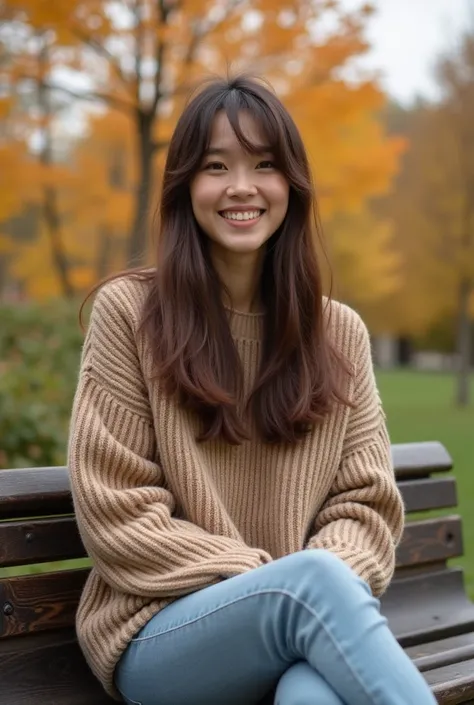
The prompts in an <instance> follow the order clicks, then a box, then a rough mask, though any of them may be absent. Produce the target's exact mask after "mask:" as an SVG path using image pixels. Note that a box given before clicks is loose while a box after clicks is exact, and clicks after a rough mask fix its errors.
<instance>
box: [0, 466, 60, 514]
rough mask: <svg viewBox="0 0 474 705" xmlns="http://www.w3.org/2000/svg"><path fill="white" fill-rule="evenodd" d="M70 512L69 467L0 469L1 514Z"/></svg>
mask: <svg viewBox="0 0 474 705" xmlns="http://www.w3.org/2000/svg"><path fill="white" fill-rule="evenodd" d="M39 509H40V512H39V515H40V516H45V515H51V514H71V513H72V511H73V506H72V501H71V492H70V485H69V475H68V470H67V468H66V467H57V468H54V467H53V468H49V467H48V468H26V469H21V470H17V469H15V470H0V517H1V518H2V519H10V518H14V517H26V516H38V510H39Z"/></svg>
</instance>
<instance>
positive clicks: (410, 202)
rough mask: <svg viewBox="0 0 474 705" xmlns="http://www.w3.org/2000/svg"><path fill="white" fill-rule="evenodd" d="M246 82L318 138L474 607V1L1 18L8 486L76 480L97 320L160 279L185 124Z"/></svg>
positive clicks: (315, 2) (410, 433)
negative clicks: (15, 480)
mask: <svg viewBox="0 0 474 705" xmlns="http://www.w3.org/2000/svg"><path fill="white" fill-rule="evenodd" d="M229 67H230V68H231V69H232V70H234V71H236V70H248V71H250V72H252V73H254V74H259V75H261V76H264V77H265V78H267V79H269V80H270V81H271V83H272V84H273V86H274V87H275V89H276V90H277V92H278V93H279V95H280V96H281V97H282V99H283V100H284V102H285V104H286V105H287V106H288V107H289V109H290V111H291V112H292V114H293V116H294V117H295V119H296V122H297V124H298V126H299V127H300V129H301V131H302V134H303V137H304V139H305V142H306V145H307V147H308V150H309V153H310V157H311V162H312V167H313V170H314V176H315V181H316V185H317V193H318V197H319V207H320V211H321V216H322V222H323V226H324V231H325V236H326V246H327V250H328V255H329V260H330V262H331V267H332V270H333V276H334V295H335V297H336V298H339V299H342V300H343V301H345V302H347V303H349V304H350V305H351V306H353V307H354V308H356V309H357V310H358V311H359V312H360V313H361V314H362V316H363V317H364V319H365V320H366V322H367V324H368V326H369V328H370V331H371V334H372V338H373V344H374V358H375V361H376V364H377V375H378V382H379V386H380V391H381V395H382V398H383V401H384V405H385V409H386V412H387V416H388V423H389V430H390V434H391V438H392V441H393V442H405V441H412V440H413V441H424V440H440V441H442V442H443V443H444V444H445V445H446V447H447V448H448V450H449V452H450V453H451V455H452V456H453V459H454V463H455V468H456V474H457V478H458V483H459V487H460V508H461V513H462V514H463V518H464V535H465V543H466V558H465V559H464V565H465V567H466V568H467V572H468V580H469V582H470V586H469V587H470V592H471V595H472V596H474V512H473V508H474V402H473V399H472V394H473V390H474V385H473V382H472V380H473V372H472V370H473V366H474V323H473V321H474V3H473V2H472V0H373V1H372V2H371V3H364V2H362V1H360V0H292V1H291V2H287V0H0V468H7V467H27V466H33V465H36V466H46V465H56V464H63V463H64V462H65V450H66V442H67V429H68V421H69V414H70V407H71V400H72V395H73V392H74V388H75V384H76V379H77V370H78V360H79V355H80V349H81V343H82V339H83V334H82V332H81V330H80V328H79V325H78V320H77V313H78V307H79V304H80V302H81V300H82V298H83V296H84V295H85V293H86V292H87V291H88V289H89V288H90V287H91V286H92V285H93V284H94V283H96V282H97V281H98V280H99V279H100V278H101V277H103V276H105V275H106V274H108V273H111V272H113V271H116V270H118V269H121V268H122V267H125V266H127V265H130V264H142V263H145V262H148V261H151V257H152V246H153V238H152V237H151V235H152V233H153V225H152V218H151V216H152V214H153V211H154V207H155V204H156V201H157V199H158V198H159V192H160V173H161V170H162V166H163V160H164V156H165V154H166V147H167V143H168V140H169V137H170V134H171V131H172V129H173V125H174V124H175V121H176V116H177V115H178V114H179V112H180V110H181V108H182V106H183V102H184V101H185V99H186V95H187V94H188V93H189V91H190V89H191V88H192V87H193V86H194V85H195V84H196V82H197V81H199V80H200V79H201V78H202V77H205V76H207V75H209V74H210V73H212V74H216V73H217V74H221V75H222V74H223V73H225V71H226V70H227V68H229Z"/></svg>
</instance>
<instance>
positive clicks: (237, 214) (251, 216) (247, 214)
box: [221, 210, 262, 220]
mask: <svg viewBox="0 0 474 705" xmlns="http://www.w3.org/2000/svg"><path fill="white" fill-rule="evenodd" d="M261 212H262V211H260V210H258V211H225V212H223V213H221V215H222V217H223V218H226V219H227V220H255V219H256V218H258V217H259V216H260V214H261Z"/></svg>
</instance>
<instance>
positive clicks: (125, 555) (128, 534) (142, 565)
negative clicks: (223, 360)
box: [69, 287, 271, 597]
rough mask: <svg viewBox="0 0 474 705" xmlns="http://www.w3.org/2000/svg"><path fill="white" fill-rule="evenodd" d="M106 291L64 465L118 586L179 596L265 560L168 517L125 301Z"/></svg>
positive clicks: (168, 498)
mask: <svg viewBox="0 0 474 705" xmlns="http://www.w3.org/2000/svg"><path fill="white" fill-rule="evenodd" d="M111 290H112V291H113V292H114V293H113V295H112V294H111V293H110V289H109V288H108V287H105V288H104V289H103V290H102V291H101V292H100V293H99V294H98V296H97V298H96V301H95V303H94V307H93V311H92V316H91V322H90V326H89V330H88V334H87V338H86V342H85V345H84V351H83V356H82V363H81V371H80V377H79V383H78V388H77V391H76V396H75V401H74V408H73V414H72V422H71V430H70V438H69V471H70V476H71V485H72V492H73V498H74V506H75V511H76V516H77V522H78V526H79V530H80V533H81V536H82V539H83V542H84V545H85V547H86V549H87V551H88V553H89V555H90V556H91V558H92V560H93V564H94V567H95V569H96V570H97V572H98V573H99V574H100V576H101V577H102V578H103V580H105V581H106V582H107V583H108V584H109V585H110V586H112V587H113V588H115V589H116V590H120V591H123V592H128V593H131V594H134V595H142V596H149V597H162V596H176V595H183V594H186V593H188V592H192V591H193V590H196V589H198V588H200V587H204V586H206V585H209V584H211V583H213V582H217V581H218V580H220V579H222V578H226V577H230V576H232V575H237V574H239V573H243V572H245V571H247V570H250V569H252V568H256V567H258V566H259V565H261V564H262V563H265V562H268V561H269V560H271V558H270V556H268V555H267V554H266V553H265V552H264V551H260V550H258V549H252V548H250V547H248V546H247V545H246V544H245V543H243V542H242V541H240V540H238V539H235V538H229V537H225V536H215V535H213V534H210V533H208V532H206V531H205V530H203V529H201V528H200V527H198V526H195V525H194V524H191V523H189V522H187V521H184V520H181V519H177V518H175V517H174V516H173V513H174V511H175V500H174V497H173V496H172V494H171V492H170V491H169V490H168V489H166V488H165V487H164V477H163V472H162V469H161V467H160V465H159V464H158V463H157V462H156V459H157V452H156V440H155V434H154V429H153V423H152V418H151V410H150V407H149V402H148V397H147V391H146V386H145V384H144V380H143V375H142V372H141V368H140V363H139V359H138V355H137V348H136V342H135V336H134V333H133V330H132V325H131V321H130V312H129V306H128V303H129V302H128V303H127V300H126V298H123V297H122V296H121V294H120V289H119V288H117V287H115V289H111Z"/></svg>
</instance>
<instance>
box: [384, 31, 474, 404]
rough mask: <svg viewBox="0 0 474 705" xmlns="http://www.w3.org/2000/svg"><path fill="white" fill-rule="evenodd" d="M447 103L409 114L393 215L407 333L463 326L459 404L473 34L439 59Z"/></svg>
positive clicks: (467, 268) (468, 248)
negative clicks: (446, 324)
mask: <svg viewBox="0 0 474 705" xmlns="http://www.w3.org/2000/svg"><path fill="white" fill-rule="evenodd" d="M438 76H439V78H440V87H441V89H442V98H441V100H440V101H439V102H438V103H435V104H420V105H418V106H417V108H416V109H414V110H413V111H412V113H411V114H410V115H408V116H406V119H405V130H406V134H407V136H408V139H409V142H410V149H409V150H408V152H407V154H406V156H405V159H404V162H403V168H402V171H401V173H400V176H399V178H398V180H397V182H396V188H395V191H394V195H393V197H392V199H391V204H390V211H391V216H392V218H393V220H394V223H395V227H396V231H395V237H396V243H397V250H398V251H399V254H400V256H401V261H402V265H401V274H402V277H403V282H404V286H403V289H402V291H401V292H400V295H399V296H398V297H397V301H395V302H393V304H392V306H393V308H392V314H393V321H394V325H395V326H396V327H397V328H398V331H399V332H400V333H404V334H411V335H416V334H418V335H419V334H420V333H422V332H426V331H428V330H429V329H430V328H432V327H433V326H434V325H436V324H437V323H438V322H439V321H440V320H442V319H443V318H450V319H451V320H453V321H456V330H455V331H454V334H455V338H456V351H457V356H458V360H459V374H458V377H457V385H456V395H455V396H456V401H457V403H458V404H459V405H465V404H467V403H468V397H469V368H470V360H471V358H472V350H471V345H472V336H473V331H472V320H473V318H474V295H473V292H474V201H473V193H474V36H472V35H468V36H466V37H465V38H464V40H463V43H462V46H460V48H459V50H458V51H457V52H456V53H454V54H453V55H450V56H447V57H445V58H443V59H442V60H441V61H440V62H439V66H438Z"/></svg>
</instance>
